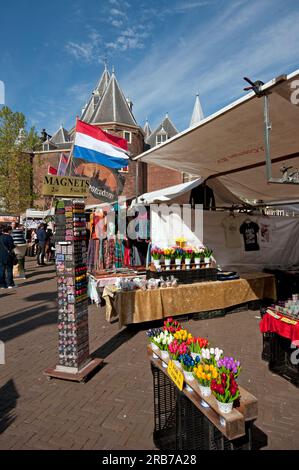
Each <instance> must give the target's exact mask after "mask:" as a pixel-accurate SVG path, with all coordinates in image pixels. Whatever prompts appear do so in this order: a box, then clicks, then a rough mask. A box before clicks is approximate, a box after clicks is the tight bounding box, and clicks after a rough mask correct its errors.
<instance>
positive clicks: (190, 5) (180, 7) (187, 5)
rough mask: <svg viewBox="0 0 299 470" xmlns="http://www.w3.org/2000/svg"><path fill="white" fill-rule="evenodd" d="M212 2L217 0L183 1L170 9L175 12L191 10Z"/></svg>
mask: <svg viewBox="0 0 299 470" xmlns="http://www.w3.org/2000/svg"><path fill="white" fill-rule="evenodd" d="M212 3H215V0H198V1H193V2H192V1H191V2H186V1H185V2H182V3H177V4H175V5H173V6H172V8H169V9H168V11H171V10H172V11H173V12H180V13H184V12H189V11H190V10H193V9H194V8H200V7H205V6H207V5H211V4H212Z"/></svg>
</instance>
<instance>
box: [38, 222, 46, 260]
mask: <svg viewBox="0 0 299 470" xmlns="http://www.w3.org/2000/svg"><path fill="white" fill-rule="evenodd" d="M46 227H47V226H46V224H41V225H40V226H39V228H38V230H37V232H36V235H37V264H38V265H39V266H45V251H46V239H47V232H46Z"/></svg>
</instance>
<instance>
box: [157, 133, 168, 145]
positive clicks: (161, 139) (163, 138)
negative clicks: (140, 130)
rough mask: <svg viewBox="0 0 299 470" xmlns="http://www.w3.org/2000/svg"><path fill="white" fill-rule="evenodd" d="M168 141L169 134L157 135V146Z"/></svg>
mask: <svg viewBox="0 0 299 470" xmlns="http://www.w3.org/2000/svg"><path fill="white" fill-rule="evenodd" d="M166 140H167V134H157V136H156V145H159V144H162V143H163V142H166Z"/></svg>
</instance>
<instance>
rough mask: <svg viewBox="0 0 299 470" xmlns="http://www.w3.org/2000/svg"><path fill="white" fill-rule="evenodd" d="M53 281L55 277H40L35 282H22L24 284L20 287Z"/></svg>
mask: <svg viewBox="0 0 299 470" xmlns="http://www.w3.org/2000/svg"><path fill="white" fill-rule="evenodd" d="M52 279H54V277H42V278H40V277H39V278H38V279H33V281H29V282H27V279H26V280H25V281H23V282H22V284H19V286H20V287H26V286H30V285H32V284H41V283H42V282H45V281H51V280H52Z"/></svg>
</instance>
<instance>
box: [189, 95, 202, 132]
mask: <svg viewBox="0 0 299 470" xmlns="http://www.w3.org/2000/svg"><path fill="white" fill-rule="evenodd" d="M203 119H204V114H203V110H202V107H201V104H200V99H199V94H198V93H197V95H196V98H195V103H194V108H193V113H192V116H191V121H190V126H189V127H191V126H194V125H195V124H198V123H199V122H200V121H202V120H203Z"/></svg>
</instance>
